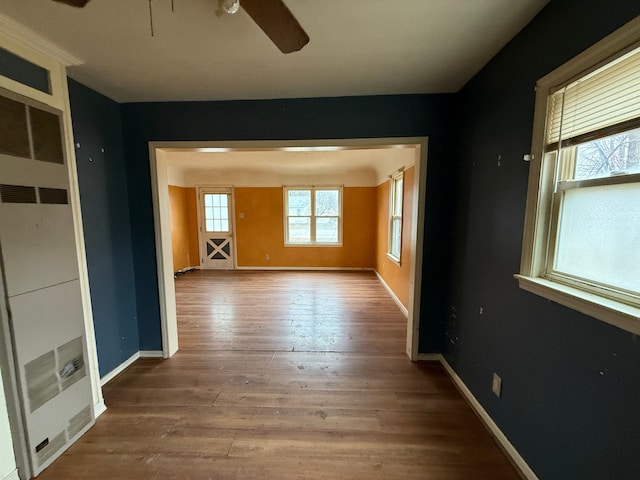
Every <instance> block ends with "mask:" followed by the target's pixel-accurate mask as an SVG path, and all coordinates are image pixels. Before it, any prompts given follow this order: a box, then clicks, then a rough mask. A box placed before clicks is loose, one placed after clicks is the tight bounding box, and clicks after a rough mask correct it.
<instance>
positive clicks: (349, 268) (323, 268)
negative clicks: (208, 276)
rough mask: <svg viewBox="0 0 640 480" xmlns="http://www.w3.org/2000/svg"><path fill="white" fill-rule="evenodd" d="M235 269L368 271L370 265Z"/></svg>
mask: <svg viewBox="0 0 640 480" xmlns="http://www.w3.org/2000/svg"><path fill="white" fill-rule="evenodd" d="M236 270H282V271H310V272H313V271H332V272H333V271H335V272H352V271H353V272H370V271H372V270H373V268H371V267H246V266H244V267H236Z"/></svg>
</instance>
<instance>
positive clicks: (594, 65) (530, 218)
mask: <svg viewBox="0 0 640 480" xmlns="http://www.w3.org/2000/svg"><path fill="white" fill-rule="evenodd" d="M638 46H640V17H637V18H636V19H634V20H632V21H631V22H629V23H627V24H626V25H625V26H623V27H622V28H620V29H619V30H617V31H615V32H614V33H612V34H611V35H609V36H607V37H605V38H604V39H603V40H601V41H600V42H598V43H596V44H595V45H593V46H592V47H590V48H589V49H587V50H585V51H584V52H582V53H581V54H579V55H578V56H576V57H575V58H573V59H572V60H570V61H569V62H567V63H565V64H564V65H562V66H560V67H559V68H557V69H556V70H554V71H553V72H551V73H549V74H548V75H546V76H545V77H543V78H541V79H540V80H538V82H537V83H536V100H535V113H534V123H533V134H532V146H531V154H532V157H531V164H530V170H529V181H528V187H527V203H526V213H525V224H524V232H523V243H522V256H521V262H520V273H519V274H516V275H515V277H516V279H517V280H518V283H519V286H520V288H522V289H524V290H526V291H529V292H531V293H534V294H536V295H540V296H542V297H544V298H546V299H548V300H552V301H554V302H557V303H560V304H561V305H564V306H567V307H569V308H572V309H574V310H577V311H579V312H581V313H584V314H586V315H589V316H592V317H594V318H597V319H599V320H602V321H604V322H607V323H609V324H612V325H615V326H617V327H620V328H622V329H625V330H627V331H629V332H632V333H635V334H640V304H638V303H633V302H630V301H629V298H628V297H625V296H624V295H622V296H620V295H618V294H616V293H615V292H612V291H611V289H610V288H607V287H606V286H594V285H593V282H589V284H588V285H587V284H586V283H585V282H584V281H582V280H580V279H577V278H570V276H567V275H558V274H557V273H555V272H553V271H549V268H548V267H549V266H550V263H549V262H552V260H553V254H554V253H555V252H554V251H553V250H554V249H555V241H551V240H550V239H551V238H555V237H553V235H554V232H555V229H556V228H557V225H558V222H557V218H554V215H555V216H556V217H557V215H558V212H559V206H558V205H557V203H558V201H559V200H558V199H559V195H554V191H555V172H556V168H557V164H558V162H559V161H560V160H559V158H558V155H555V156H553V155H551V156H550V155H549V153H547V154H545V151H544V144H545V132H546V127H547V125H546V122H547V107H548V101H549V98H550V95H552V94H553V93H554V92H555V91H557V90H558V87H559V86H562V85H566V84H568V83H571V82H572V81H574V80H576V79H578V78H580V77H582V76H584V75H586V74H588V73H590V72H592V71H595V70H597V69H598V68H600V67H602V66H604V65H606V64H608V63H609V62H611V61H612V60H614V59H615V58H617V57H619V56H621V55H623V54H625V53H627V52H629V51H631V50H633V49H635V48H637V47H638ZM565 154H567V153H565ZM545 156H546V158H545ZM605 181H606V182H607V183H609V182H615V181H616V180H611V179H607V180H605Z"/></svg>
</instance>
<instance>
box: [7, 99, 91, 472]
mask: <svg viewBox="0 0 640 480" xmlns="http://www.w3.org/2000/svg"><path fill="white" fill-rule="evenodd" d="M64 152H65V149H64V142H63V134H62V123H61V116H60V114H59V112H56V111H55V110H53V109H51V108H49V107H46V106H43V105H39V104H35V103H34V102H31V101H27V100H25V99H22V98H21V97H18V96H16V95H13V94H10V93H9V92H3V91H0V255H1V263H0V265H1V266H2V282H1V283H2V286H3V292H1V293H2V294H3V296H4V298H3V300H4V301H3V302H2V303H3V304H4V305H3V306H4V313H3V317H4V319H3V321H4V334H5V335H4V336H5V339H6V341H5V344H7V347H8V349H10V350H11V352H10V355H11V357H12V359H11V362H10V363H13V367H14V370H15V377H14V378H15V383H16V384H17V390H18V392H17V393H18V396H19V403H20V404H21V410H22V411H21V412H20V413H21V417H22V418H21V419H20V422H15V421H14V425H13V426H14V430H16V428H15V425H16V424H17V425H19V427H20V429H21V430H22V435H21V436H22V442H23V443H25V444H26V445H24V446H23V448H25V449H28V452H29V453H28V458H29V463H30V467H31V472H30V473H31V474H33V475H37V474H38V473H40V472H41V471H42V470H43V469H44V468H46V467H47V466H48V465H49V464H50V463H51V462H52V461H53V460H55V458H56V457H57V456H59V455H60V454H61V453H62V452H63V451H64V450H65V449H66V447H67V446H69V445H70V444H71V443H72V442H73V441H75V439H76V438H77V437H78V436H79V435H81V434H82V433H84V431H85V430H86V429H87V428H89V427H90V426H91V425H92V424H93V422H94V418H93V411H92V408H91V406H92V396H91V385H90V377H89V372H88V366H87V361H86V359H87V347H86V339H85V336H84V335H85V328H84V315H83V307H82V297H81V291H80V281H79V273H78V260H77V254H76V242H75V235H74V225H73V216H72V211H71V204H70V195H69V174H68V169H67V168H68V167H67V160H66V158H65V153H64ZM15 434H16V432H14V436H15ZM14 444H15V441H14ZM21 473H23V475H24V472H21Z"/></svg>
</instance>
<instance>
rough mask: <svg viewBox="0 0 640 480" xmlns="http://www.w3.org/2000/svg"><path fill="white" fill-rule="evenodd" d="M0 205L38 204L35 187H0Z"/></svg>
mask: <svg viewBox="0 0 640 480" xmlns="http://www.w3.org/2000/svg"><path fill="white" fill-rule="evenodd" d="M0 199H1V200H2V203H38V202H37V200H36V189H35V187H27V186H24V185H0Z"/></svg>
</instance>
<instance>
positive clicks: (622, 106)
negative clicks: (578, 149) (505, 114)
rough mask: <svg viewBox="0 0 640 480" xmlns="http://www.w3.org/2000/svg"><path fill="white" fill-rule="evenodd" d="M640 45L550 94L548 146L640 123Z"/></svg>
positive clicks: (550, 148)
mask: <svg viewBox="0 0 640 480" xmlns="http://www.w3.org/2000/svg"><path fill="white" fill-rule="evenodd" d="M639 108H640V48H636V49H635V50H633V51H631V52H630V53H628V54H626V55H623V56H622V57H620V58H618V59H616V60H614V61H612V62H611V63H609V64H607V65H605V66H603V67H601V68H599V69H597V70H595V71H594V72H592V73H589V74H587V75H585V76H583V77H581V78H579V79H578V80H575V81H572V82H571V83H569V84H568V85H566V86H564V87H562V88H560V89H559V90H558V91H556V92H555V93H553V94H552V95H551V96H550V97H549V108H548V112H549V117H548V123H547V148H546V149H547V150H555V149H556V148H557V144H558V142H560V141H561V142H562V146H568V145H572V144H577V143H580V142H581V141H585V140H589V139H593V138H597V137H598V136H606V135H607V134H610V133H612V132H615V131H616V130H618V131H619V130H625V129H630V128H634V127H636V128H637V127H640V121H638V120H639V116H640V113H639V112H638V109H639Z"/></svg>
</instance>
